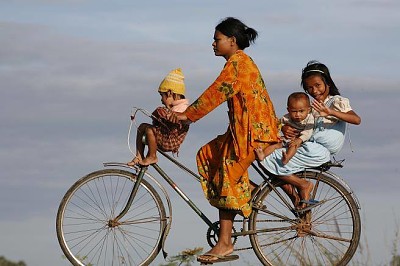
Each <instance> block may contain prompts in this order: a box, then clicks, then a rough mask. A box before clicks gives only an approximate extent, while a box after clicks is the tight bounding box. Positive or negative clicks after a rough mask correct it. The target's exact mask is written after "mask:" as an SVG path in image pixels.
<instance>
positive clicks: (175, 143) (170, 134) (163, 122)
mask: <svg viewBox="0 0 400 266" xmlns="http://www.w3.org/2000/svg"><path fill="white" fill-rule="evenodd" d="M183 80H184V76H183V73H182V70H181V69H180V68H178V69H175V70H173V71H171V72H170V73H169V74H168V75H167V76H166V77H165V79H164V80H163V81H162V82H161V84H160V86H159V88H158V92H159V93H160V95H161V102H162V103H163V105H164V106H162V107H158V108H157V109H156V110H155V111H154V112H153V113H152V116H153V123H152V124H151V125H150V124H147V123H142V124H141V125H140V126H139V127H138V130H137V134H136V150H137V151H136V157H135V158H133V159H132V161H130V162H129V163H128V165H129V166H133V165H136V164H140V165H150V164H153V163H157V161H158V159H157V148H158V149H160V150H162V151H172V152H173V153H177V152H178V149H179V146H180V145H181V144H182V142H183V140H184V139H185V137H186V134H187V132H188V130H189V125H187V124H186V125H184V124H182V123H172V122H170V121H169V120H168V119H167V116H168V114H170V113H171V111H174V112H183V111H185V110H186V108H187V107H188V106H189V101H188V100H187V99H185V84H184V82H183ZM145 144H147V146H148V151H147V156H146V157H144V146H145Z"/></svg>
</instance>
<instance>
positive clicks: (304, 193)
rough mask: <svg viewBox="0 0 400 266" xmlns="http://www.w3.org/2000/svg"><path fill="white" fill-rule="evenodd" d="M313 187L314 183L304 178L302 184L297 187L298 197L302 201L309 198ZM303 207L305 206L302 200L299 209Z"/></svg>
mask: <svg viewBox="0 0 400 266" xmlns="http://www.w3.org/2000/svg"><path fill="white" fill-rule="evenodd" d="M313 187H314V185H313V183H312V182H311V181H306V180H305V183H304V185H302V186H301V187H300V188H298V189H299V196H300V199H301V200H303V201H307V200H309V199H310V194H311V191H312V190H313ZM305 207H307V204H306V203H304V202H303V203H301V204H299V208H300V209H304V208H305Z"/></svg>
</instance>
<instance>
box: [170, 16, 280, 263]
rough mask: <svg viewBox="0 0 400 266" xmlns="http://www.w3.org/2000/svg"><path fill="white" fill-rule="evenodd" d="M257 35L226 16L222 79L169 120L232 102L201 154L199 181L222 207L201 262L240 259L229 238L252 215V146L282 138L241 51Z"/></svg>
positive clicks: (220, 36)
mask: <svg viewBox="0 0 400 266" xmlns="http://www.w3.org/2000/svg"><path fill="white" fill-rule="evenodd" d="M256 38H257V31H255V30H254V29H252V28H249V27H247V26H246V25H245V24H243V23H242V22H241V21H240V20H238V19H236V18H231V17H229V18H226V19H224V20H223V21H222V22H221V23H220V24H218V25H217V26H216V28H215V33H214V42H213V44H212V46H213V49H214V53H215V55H216V56H222V57H224V58H225V59H226V61H227V62H226V63H225V66H224V68H223V70H222V72H221V73H220V75H219V76H218V78H217V79H216V80H215V81H214V82H213V84H211V86H210V87H209V88H208V89H206V90H205V91H204V92H203V93H202V94H201V95H200V97H199V98H198V99H197V100H196V101H194V102H193V104H191V105H190V106H189V107H188V108H187V109H186V111H185V112H183V113H174V114H173V115H172V117H171V118H170V119H171V121H177V120H181V121H182V120H183V121H187V122H188V123H190V122H196V121H197V120H199V119H200V118H202V117H204V116H205V115H207V114H208V113H210V112H211V111H212V110H214V109H215V108H216V107H217V106H219V105H220V104H222V103H223V102H227V104H228V116H229V127H228V130H227V131H226V132H225V134H223V135H219V136H217V137H216V138H215V139H214V140H212V141H210V142H209V143H207V144H206V145H204V146H203V147H202V148H201V149H200V150H199V152H198V154H197V158H196V159H197V166H198V170H199V173H200V175H201V177H202V179H201V185H202V188H203V190H204V193H205V196H206V198H207V199H208V200H209V202H210V204H211V205H213V206H215V207H216V208H218V209H219V219H220V233H219V237H218V242H217V244H216V245H215V246H214V247H213V248H212V249H211V250H210V251H209V252H207V253H205V254H203V255H200V256H199V257H198V258H197V260H198V261H199V262H203V263H215V262H222V261H228V260H234V259H237V258H238V256H237V255H230V254H231V253H232V252H233V244H232V241H231V234H232V227H233V219H234V217H235V215H236V213H238V212H241V213H242V214H243V216H245V217H248V216H249V215H250V213H251V206H250V204H249V202H250V198H251V187H250V180H249V176H248V172H247V169H248V167H249V166H250V164H251V163H252V162H253V161H254V160H255V153H254V149H255V148H257V147H266V146H267V145H270V144H272V143H276V142H277V141H278V120H277V117H276V115H275V110H274V107H273V104H272V102H271V100H270V97H269V95H268V92H267V90H266V87H265V83H264V80H263V78H262V76H261V73H260V71H259V69H258V67H257V65H256V64H255V63H254V61H253V60H252V59H251V58H250V57H249V56H248V55H247V54H245V53H244V52H243V50H244V49H245V48H247V47H249V46H250V43H253V42H254V40H255V39H256Z"/></svg>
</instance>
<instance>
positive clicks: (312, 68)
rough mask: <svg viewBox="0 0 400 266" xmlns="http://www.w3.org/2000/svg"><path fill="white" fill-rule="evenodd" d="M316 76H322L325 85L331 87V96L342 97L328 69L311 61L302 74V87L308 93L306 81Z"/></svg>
mask: <svg viewBox="0 0 400 266" xmlns="http://www.w3.org/2000/svg"><path fill="white" fill-rule="evenodd" d="M314 75H317V76H320V77H321V78H322V80H323V81H324V83H325V85H328V86H329V95H332V96H333V95H340V93H339V90H338V88H337V87H336V85H335V83H334V82H333V80H332V78H331V74H330V73H329V69H328V67H327V66H325V65H324V64H322V63H320V62H318V61H316V60H312V61H309V62H308V63H307V66H306V67H305V68H304V69H303V72H302V74H301V86H302V87H303V89H304V90H305V91H306V92H307V88H306V87H305V84H304V80H305V79H306V78H308V77H310V76H314Z"/></svg>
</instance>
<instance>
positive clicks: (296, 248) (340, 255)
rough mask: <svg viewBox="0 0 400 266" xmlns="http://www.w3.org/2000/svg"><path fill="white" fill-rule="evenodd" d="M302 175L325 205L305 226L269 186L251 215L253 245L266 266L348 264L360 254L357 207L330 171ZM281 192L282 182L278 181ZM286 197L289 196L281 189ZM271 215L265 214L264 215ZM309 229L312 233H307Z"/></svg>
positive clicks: (276, 184) (262, 192)
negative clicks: (355, 255)
mask: <svg viewBox="0 0 400 266" xmlns="http://www.w3.org/2000/svg"><path fill="white" fill-rule="evenodd" d="M302 176H303V177H304V178H306V179H307V180H309V181H312V182H313V183H314V185H315V182H316V180H317V178H319V184H318V188H317V190H316V197H315V199H317V200H319V202H320V205H318V206H317V205H316V206H315V207H314V208H313V209H312V210H311V219H310V223H309V224H306V225H304V223H301V219H300V218H299V217H296V215H295V212H292V211H291V210H290V209H289V208H288V207H287V206H286V205H285V204H284V203H283V201H282V200H281V199H280V198H279V197H278V195H277V193H276V192H275V191H273V190H272V189H271V188H270V187H269V186H266V187H264V188H263V190H262V191H260V194H259V196H258V197H257V198H256V202H255V204H256V205H257V206H262V207H261V210H260V209H257V208H255V209H254V210H253V212H252V214H251V216H250V220H249V228H250V230H256V231H257V232H256V233H255V234H253V235H250V241H251V245H252V247H253V249H254V252H255V253H256V255H257V257H258V259H259V260H260V261H261V262H262V263H263V265H270V266H280V265H335V266H337V265H339V266H342V265H346V264H347V263H348V262H349V261H350V260H351V258H352V257H353V255H354V253H355V252H356V250H357V247H358V243H359V240H360V234H361V222H360V214H359V211H358V205H357V203H356V201H355V199H354V198H353V197H352V195H351V193H350V192H349V191H348V190H346V188H345V187H344V186H343V185H342V184H340V183H339V182H338V181H336V180H335V179H334V178H333V177H330V176H329V172H324V173H320V172H319V171H314V170H308V171H305V172H303V173H302ZM273 184H274V185H275V186H276V187H278V186H279V185H281V184H282V181H280V180H278V179H276V180H273ZM278 190H279V191H281V192H282V193H281V194H282V195H283V196H284V197H285V198H286V199H287V200H288V202H291V201H290V199H289V197H288V196H287V195H286V194H285V193H284V192H283V191H282V190H281V189H280V188H279V189H278ZM264 210H266V211H264ZM307 230H308V231H307Z"/></svg>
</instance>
